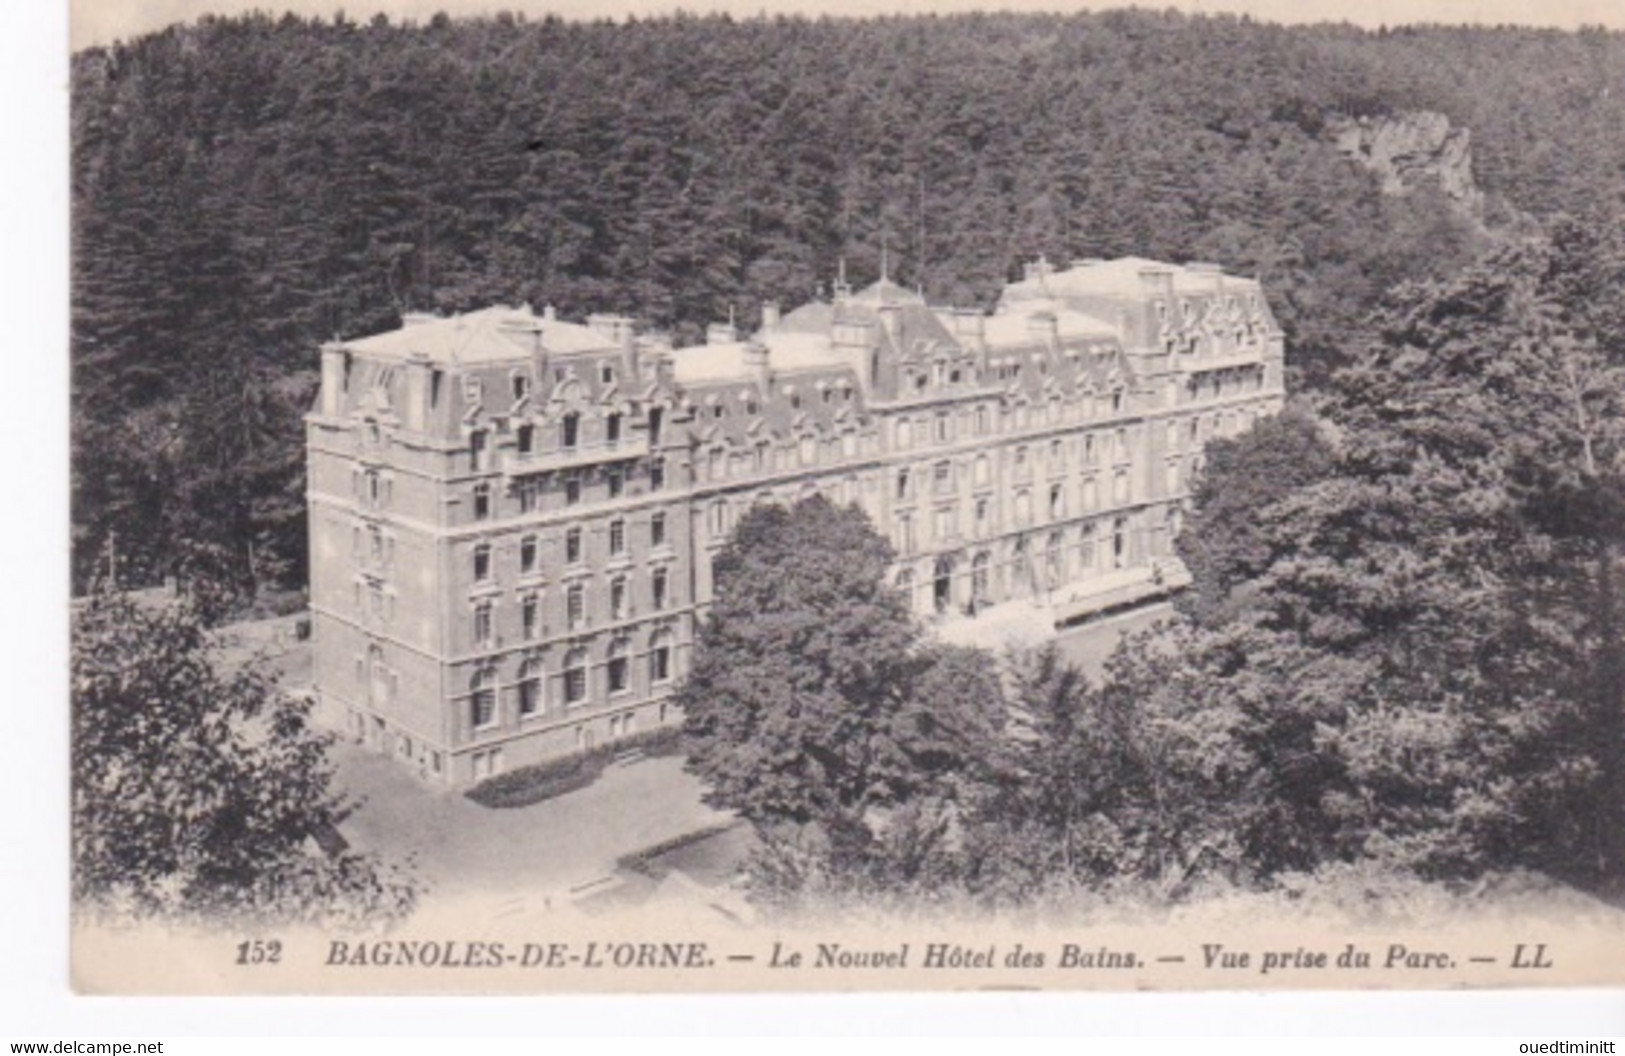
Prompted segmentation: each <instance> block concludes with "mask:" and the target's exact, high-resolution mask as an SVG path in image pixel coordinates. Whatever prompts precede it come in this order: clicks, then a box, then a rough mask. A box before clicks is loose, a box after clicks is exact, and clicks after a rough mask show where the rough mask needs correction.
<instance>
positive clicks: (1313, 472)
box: [1175, 407, 1333, 623]
mask: <svg viewBox="0 0 1625 1056" xmlns="http://www.w3.org/2000/svg"><path fill="white" fill-rule="evenodd" d="M1322 430H1323V426H1322V425H1321V424H1320V423H1319V422H1318V421H1316V419H1315V418H1314V417H1313V416H1312V415H1310V414H1309V413H1308V412H1307V411H1306V410H1304V409H1302V408H1296V407H1294V408H1288V409H1287V410H1286V411H1284V412H1283V413H1281V414H1278V415H1276V416H1274V417H1272V418H1264V419H1260V420H1259V421H1258V422H1257V423H1256V424H1255V425H1254V426H1253V428H1252V429H1251V430H1250V431H1249V432H1248V433H1246V434H1245V435H1243V436H1239V437H1236V438H1235V439H1226V438H1222V437H1220V438H1215V439H1213V440H1210V441H1209V442H1208V444H1207V446H1206V447H1205V448H1204V449H1203V468H1202V473H1201V476H1200V478H1199V479H1198V481H1197V484H1196V488H1195V493H1194V494H1193V496H1192V507H1193V508H1192V513H1191V515H1190V517H1189V518H1188V519H1187V520H1186V522H1185V527H1184V529H1183V530H1182V531H1181V532H1180V534H1179V536H1178V538H1177V539H1176V540H1175V544H1176V546H1177V549H1178V552H1179V556H1180V558H1181V559H1182V560H1183V561H1184V562H1185V565H1186V567H1187V568H1189V569H1190V572H1191V576H1192V579H1193V581H1194V582H1193V583H1192V587H1191V590H1190V591H1188V592H1187V593H1185V594H1183V595H1181V598H1180V602H1179V604H1180V607H1181V609H1182V610H1183V611H1184V612H1186V613H1187V614H1188V615H1190V616H1191V617H1193V618H1194V619H1196V620H1197V621H1198V622H1202V623H1208V622H1213V621H1215V620H1218V619H1220V618H1221V617H1222V615H1223V614H1224V612H1225V611H1226V607H1227V602H1228V599H1229V595H1230V592H1231V591H1232V590H1233V589H1235V588H1236V587H1237V586H1238V585H1240V584H1243V583H1246V582H1248V581H1250V580H1252V579H1254V578H1255V577H1257V576H1258V575H1260V574H1261V573H1263V571H1264V570H1265V568H1266V567H1267V565H1268V561H1269V559H1270V557H1271V556H1272V555H1271V554H1270V552H1269V549H1268V547H1267V545H1266V543H1265V540H1264V533H1265V529H1264V522H1265V521H1266V520H1267V519H1268V518H1269V517H1270V510H1271V507H1272V506H1273V505H1274V504H1275V503H1277V502H1279V501H1280V500H1281V499H1283V498H1285V497H1286V496H1288V495H1291V494H1293V493H1294V492H1296V491H1297V490H1298V489H1300V488H1302V487H1304V486H1306V485H1308V484H1312V483H1314V482H1315V481H1317V480H1320V479H1322V478H1324V477H1325V476H1327V475H1328V474H1329V473H1330V472H1331V470H1332V460H1333V451H1332V447H1331V445H1330V443H1329V442H1328V441H1327V440H1326V438H1325V436H1324V435H1323V432H1322Z"/></svg>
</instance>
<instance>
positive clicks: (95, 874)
mask: <svg viewBox="0 0 1625 1056" xmlns="http://www.w3.org/2000/svg"><path fill="white" fill-rule="evenodd" d="M71 685H72V699H73V746H72V762H73V784H72V802H73V811H72V813H73V891H74V895H75V898H76V900H77V901H78V902H79V904H80V906H81V907H82V908H84V909H88V910H91V911H96V912H110V913H114V914H134V915H141V916H147V915H154V916H160V917H165V918H173V919H203V920H211V921H214V920H221V919H268V920H311V921H322V922H337V923H355V924H361V923H376V922H377V921H378V920H381V919H389V918H391V917H397V916H402V915H404V914H405V913H406V912H408V911H409V910H410V909H411V907H412V905H413V902H414V898H415V895H414V891H413V887H412V884H411V882H410V879H409V877H408V876H407V875H406V874H405V873H404V872H402V871H401V870H400V869H398V868H395V867H391V866H388V865H385V864H384V863H382V862H380V861H378V860H376V859H375V858H374V857H372V856H370V855H364V854H358V853H356V852H353V851H350V850H334V849H333V843H334V840H333V837H334V836H336V829H335V828H334V826H335V825H336V824H337V823H338V822H339V821H341V820H342V819H343V818H344V816H345V814H346V813H347V812H348V810H349V809H350V806H351V805H350V804H349V803H348V802H346V801H345V800H344V798H343V797H342V796H340V795H339V794H337V793H336V792H335V791H334V790H333V788H332V770H331V767H330V765H329V764H328V762H327V759H326V749H327V745H328V743H329V738H328V737H326V736H324V735H320V734H317V733H316V732H314V731H313V730H312V729H311V728H310V726H309V723H308V713H309V708H310V705H309V703H308V702H300V701H296V700H294V699H292V698H290V697H288V696H285V695H279V694H278V693H277V692H276V691H275V688H274V686H273V685H272V684H271V682H270V680H269V679H267V678H266V676H265V675H264V674H263V673H262V672H261V671H260V670H259V669H258V668H257V667H255V666H254V665H253V664H252V663H249V664H244V665H240V666H235V665H230V664H228V663H227V662H226V661H225V660H224V659H223V658H222V657H221V656H220V655H218V653H217V651H216V650H215V649H214V648H213V647H212V646H211V643H210V641H209V638H208V636H207V633H206V632H205V631H204V630H203V627H202V624H201V623H200V621H199V620H198V618H197V616H196V614H195V613H194V612H193V611H192V608H191V605H190V604H189V603H188V602H185V601H178V602H174V603H171V604H167V605H164V606H162V607H155V606H153V605H151V604H147V603H137V602H135V601H132V600H131V599H130V598H129V596H127V595H124V594H118V593H97V594H95V595H94V596H92V597H91V598H90V599H88V600H87V601H86V602H85V603H84V604H83V607H82V608H80V609H79V610H78V612H77V613H76V614H75V618H74V623H73V649H72V683H71ZM324 847H325V848H327V849H325V850H324Z"/></svg>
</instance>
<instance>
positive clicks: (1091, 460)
mask: <svg viewBox="0 0 1625 1056" xmlns="http://www.w3.org/2000/svg"><path fill="white" fill-rule="evenodd" d="M1095 455H1096V452H1095V438H1094V436H1093V435H1092V434H1085V435H1084V438H1083V464H1084V465H1086V466H1092V465H1094V464H1095Z"/></svg>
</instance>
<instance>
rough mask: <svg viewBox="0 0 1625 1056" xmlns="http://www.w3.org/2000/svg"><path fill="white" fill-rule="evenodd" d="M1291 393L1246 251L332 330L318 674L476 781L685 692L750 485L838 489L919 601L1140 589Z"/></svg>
mask: <svg viewBox="0 0 1625 1056" xmlns="http://www.w3.org/2000/svg"><path fill="white" fill-rule="evenodd" d="M1283 398H1284V389H1283V378H1282V338H1281V332H1280V329H1279V327H1278V326H1277V325H1276V324H1275V321H1274V319H1273V317H1272V315H1271V313H1270V310H1269V307H1268V306H1267V304H1266V303H1265V301H1264V297H1263V294H1262V291H1261V290H1260V289H1259V286H1258V283H1256V282H1254V281H1251V280H1247V279H1241V278H1236V277H1232V276H1228V275H1224V274H1222V273H1221V272H1220V271H1219V270H1218V269H1217V268H1214V267H1211V266H1206V265H1199V264H1190V265H1185V266H1183V267H1175V266H1170V265H1165V264H1158V263H1155V262H1152V261H1147V260H1140V259H1133V258H1130V259H1121V260H1114V261H1109V262H1108V261H1084V262H1079V263H1076V264H1074V265H1072V266H1071V267H1068V268H1065V269H1055V268H1052V267H1051V266H1050V265H1049V264H1047V263H1046V262H1044V261H1039V262H1037V263H1035V264H1032V265H1029V266H1028V268H1027V270H1026V275H1025V277H1024V278H1023V280H1022V281H1020V282H1017V283H1013V284H1011V285H1009V286H1007V287H1006V288H1005V290H1004V291H1003V294H1002V297H1001V299H1000V302H999V304H998V307H997V309H996V310H995V311H994V312H992V313H991V314H988V313H983V312H979V311H965V310H949V309H940V308H933V307H930V306H928V305H927V304H926V303H925V302H924V300H923V299H922V298H921V297H920V296H919V295H918V294H916V293H913V292H911V291H909V290H906V289H904V288H902V287H900V286H898V285H896V284H895V283H893V282H891V281H889V280H887V279H885V278H882V279H881V280H880V281H879V282H877V283H875V284H874V285H872V286H870V287H868V288H867V289H864V290H862V291H858V292H853V291H851V290H849V289H847V288H846V287H845V286H844V285H838V286H837V288H836V290H835V294H834V296H833V297H832V298H831V299H830V300H828V301H820V302H815V303H812V304H807V305H804V306H802V307H799V308H797V309H795V310H794V311H790V312H786V313H782V314H781V313H780V312H779V311H778V309H777V308H776V307H775V306H773V305H767V306H765V307H764V309H763V312H762V318H761V325H760V328H759V329H758V330H757V331H756V332H755V333H754V334H749V335H742V334H739V333H737V332H736V331H735V330H734V328H733V327H732V326H731V325H724V324H718V325H714V326H712V327H711V330H710V333H709V335H708V340H707V341H706V343H705V344H703V345H699V346H695V347H690V348H672V347H670V346H669V345H668V344H665V343H663V342H661V341H659V340H656V339H653V338H649V337H644V336H639V335H638V334H637V333H636V332H635V330H634V326H633V322H632V320H630V319H627V318H624V317H621V316H613V315H594V316H589V317H588V318H587V320H586V321H585V322H584V323H573V322H566V321H564V320H561V319H558V318H556V317H555V316H554V313H553V312H552V311H550V310H549V311H544V312H542V313H541V314H540V315H537V314H534V313H533V312H531V311H530V310H529V309H528V308H519V309H514V308H490V309H486V310H483V311H478V312H472V313H469V314H465V315H460V316H455V317H451V318H439V317H424V316H409V317H408V318H407V319H406V320H405V321H404V325H403V326H402V327H401V328H400V329H398V330H394V331H391V332H388V333H384V334H379V335H376V336H372V337H366V338H361V339H357V340H352V341H342V342H335V343H332V344H329V345H326V346H324V347H323V348H322V378H321V395H320V397H319V400H318V403H317V406H316V408H315V409H314V410H313V411H312V413H311V414H310V415H309V416H308V419H307V430H308V454H309V500H310V540H311V610H312V629H313V637H314V665H315V671H314V682H315V687H316V690H317V692H318V693H320V694H321V696H322V697H323V698H324V701H325V702H326V703H327V704H329V705H331V706H333V707H335V708H337V709H338V710H339V711H340V712H342V713H343V714H344V715H346V716H347V721H348V723H349V724H350V730H351V732H353V733H354V734H355V735H356V736H357V737H358V738H360V739H362V740H365V741H366V742H368V743H370V744H371V745H373V746H374V747H376V748H377V749H379V750H380V751H385V752H388V753H390V754H391V755H394V756H396V757H398V758H399V759H400V760H402V761H403V762H404V763H406V764H407V765H410V766H411V767H413V768H414V769H415V770H417V771H418V772H419V773H420V774H421V775H422V776H423V777H424V779H425V780H428V781H432V782H436V783H443V784H447V785H457V786H461V785H466V784H469V783H472V782H474V781H478V780H480V779H483V778H485V777H488V776H490V775H492V774H495V773H498V772H500V771H501V770H503V769H505V768H512V767H515V766H522V765H526V764H529V763H534V762H538V761H541V760H543V759H547V758H550V757H553V756H558V755H562V754H567V753H569V752H572V751H576V750H580V749H584V748H587V747H591V746H594V745H598V744H604V743H607V742H613V741H615V740H618V739H620V738H624V737H626V736H628V735H629V734H632V733H634V732H636V731H640V730H646V729H650V728H653V727H658V726H661V725H665V724H668V723H672V722H675V721H677V720H678V719H679V718H680V716H679V715H678V714H677V713H676V709H675V708H674V707H673V706H672V705H670V704H669V699H668V698H669V696H670V694H671V692H672V690H673V688H674V686H675V684H676V682H677V680H678V679H679V678H680V677H681V676H682V674H683V672H684V670H685V667H686V665H687V663H688V659H689V651H690V650H691V648H692V646H693V642H694V639H695V630H696V625H697V621H698V620H699V619H700V618H701V617H702V616H703V613H704V611H705V608H706V604H707V602H708V600H709V599H710V597H711V590H712V581H711V563H712V562H711V558H712V555H713V554H714V553H715V552H716V551H717V550H718V549H719V548H720V547H721V546H722V545H723V543H724V542H725V541H726V538H727V535H728V532H729V530H730V529H731V527H732V526H733V524H734V522H735V521H736V520H737V518H738V517H739V516H740V514H741V513H742V512H743V511H745V510H747V509H748V508H749V507H750V506H751V505H752V504H754V503H757V502H764V501H793V500H795V499H798V498H801V497H803V496H807V495H811V494H814V493H822V494H823V495H825V496H827V497H828V498H830V499H831V500H832V501H835V502H838V503H856V504H857V505H859V506H860V507H861V508H862V509H863V510H864V511H865V512H866V513H867V514H868V515H869V517H870V518H871V519H872V520H873V522H874V523H875V525H876V526H877V528H878V529H879V530H880V531H882V532H884V533H886V534H887V535H888V536H889V537H890V538H891V540H892V543H893V545H894V546H895V548H896V550H897V554H898V562H897V565H896V567H895V569H894V570H893V573H892V575H893V576H894V582H895V584H896V586H897V587H898V589H901V590H903V591H906V592H907V594H908V597H909V599H910V601H911V604H912V606H913V608H914V609H915V611H917V612H918V613H919V614H920V616H921V617H922V618H924V619H928V620H949V621H951V620H962V619H967V618H970V617H971V615H972V614H974V613H977V612H979V611H985V610H987V609H988V608H989V607H997V606H1001V605H1004V604H1005V603H1009V602H1012V601H1018V600H1028V601H1038V602H1042V603H1044V605H1045V611H1046V612H1047V613H1049V614H1052V617H1053V618H1054V619H1067V618H1072V617H1077V616H1082V615H1086V614H1087V613H1088V612H1090V611H1093V610H1096V609H1099V608H1102V607H1105V606H1107V605H1111V604H1120V603H1122V601H1123V600H1124V599H1125V598H1127V599H1130V600H1132V599H1133V598H1136V597H1143V596H1145V595H1146V594H1149V593H1151V592H1152V587H1153V586H1154V585H1160V584H1162V582H1163V578H1164V570H1166V569H1170V568H1174V567H1176V566H1177V561H1176V560H1174V558H1173V550H1172V540H1173V537H1174V535H1175V533H1177V532H1178V530H1179V523H1180V515H1181V509H1182V506H1183V504H1184V502H1185V501H1186V498H1187V489H1188V487H1189V483H1190V480H1191V477H1192V474H1193V472H1194V471H1195V470H1196V469H1197V467H1198V466H1199V465H1200V463H1201V458H1202V451H1203V447H1204V445H1205V444H1206V443H1207V441H1208V440H1209V439H1210V438H1213V437H1216V436H1228V435H1233V434H1235V433H1238V432H1241V431H1243V430H1245V429H1247V428H1248V427H1249V426H1250V425H1251V423H1252V422H1253V420H1254V419H1256V418H1257V417H1259V416H1261V415H1267V414H1271V413H1273V412H1275V411H1276V410H1278V409H1279V408H1280V406H1281V403H1282V400H1283Z"/></svg>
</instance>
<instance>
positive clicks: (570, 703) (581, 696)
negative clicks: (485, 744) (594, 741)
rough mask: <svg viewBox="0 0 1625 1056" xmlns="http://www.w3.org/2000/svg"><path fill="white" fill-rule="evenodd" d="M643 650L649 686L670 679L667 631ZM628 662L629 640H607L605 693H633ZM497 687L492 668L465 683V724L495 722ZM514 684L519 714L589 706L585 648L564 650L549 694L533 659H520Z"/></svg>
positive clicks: (540, 668)
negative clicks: (467, 688)
mask: <svg viewBox="0 0 1625 1056" xmlns="http://www.w3.org/2000/svg"><path fill="white" fill-rule="evenodd" d="M644 655H645V657H646V663H647V664H648V668H647V671H648V676H649V684H650V686H662V685H666V684H668V683H670V682H671V680H672V677H673V675H674V673H675V669H674V667H673V663H672V660H673V656H672V639H671V634H670V633H669V632H666V631H660V632H657V633H656V634H655V635H654V637H653V638H651V639H650V643H649V649H648V652H647V653H645V654H644ZM632 661H633V656H632V647H631V643H630V642H629V641H628V640H627V639H625V638H618V639H616V640H615V641H613V642H611V643H610V645H609V649H608V651H607V653H606V654H605V658H604V661H603V663H602V664H601V665H600V666H601V668H602V670H603V672H604V677H603V681H602V686H603V690H604V692H605V693H606V694H607V695H608V696H610V697H615V696H620V695H623V694H626V693H630V692H632V689H633V686H632ZM500 688H501V687H500V685H499V683H498V679H497V672H496V669H495V668H482V669H481V670H479V671H478V672H476V673H475V674H474V677H473V678H472V680H471V681H470V683H469V697H468V714H469V724H470V725H471V726H473V727H474V728H475V729H483V728H487V727H491V726H494V725H496V724H497V722H498V714H497V701H498V694H499V691H500ZM512 689H513V699H514V701H515V708H516V712H517V715H518V717H519V718H520V719H527V718H532V717H535V716H541V715H548V714H553V713H554V712H555V711H556V709H557V708H560V707H562V708H566V709H568V708H579V707H584V706H586V705H588V704H589V703H591V699H590V698H591V696H592V690H593V685H592V680H591V679H590V678H589V664H588V659H587V651H586V650H585V649H572V650H570V651H569V652H568V653H566V654H565V656H564V662H563V664H562V665H561V666H560V668H559V672H558V683H557V687H556V691H555V693H554V694H552V695H550V694H549V693H548V675H547V670H546V667H545V665H544V664H543V663H542V661H541V660H539V659H536V658H530V659H527V660H525V661H523V662H522V663H521V664H520V666H519V671H518V675H517V677H516V678H515V679H514V682H513V685H512Z"/></svg>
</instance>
